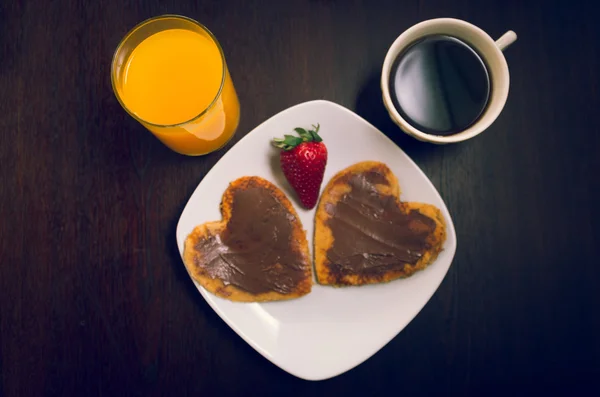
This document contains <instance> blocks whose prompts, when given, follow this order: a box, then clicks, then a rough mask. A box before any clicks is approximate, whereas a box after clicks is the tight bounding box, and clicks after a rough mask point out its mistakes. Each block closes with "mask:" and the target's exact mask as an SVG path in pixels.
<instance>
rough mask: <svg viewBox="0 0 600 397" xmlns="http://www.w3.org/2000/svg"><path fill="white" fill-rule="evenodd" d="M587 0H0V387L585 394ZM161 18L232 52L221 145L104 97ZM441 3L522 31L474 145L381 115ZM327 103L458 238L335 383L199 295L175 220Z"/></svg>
mask: <svg viewBox="0 0 600 397" xmlns="http://www.w3.org/2000/svg"><path fill="white" fill-rule="evenodd" d="M593 5H594V2H591V1H590V2H586V1H577V0H572V1H568V2H567V1H542V0H539V1H507V0H504V1H499V0H492V1H478V0H420V1H418V0H412V1H409V0H407V1H400V0H390V1H378V0H356V1H342V0H337V1H336V0H303V1H300V0H290V1H249V0H246V1H245V0H239V1H234V0H212V1H207V0H181V1H177V0H172V1H160V0H145V1H119V0H102V1H95V2H94V1H89V2H88V1H83V0H56V1H35V2H34V1H20V0H13V1H11V0H3V1H1V2H0V259H1V262H0V369H1V378H0V396H6V397H13V396H187V395H189V396H192V395H215V396H230V395H231V396H242V395H257V396H271V395H298V396H312V395H364V396H371V395H377V396H379V395H382V396H383V395H423V396H430V395H436V394H444V395H464V396H470V395H473V396H481V395H519V394H524V395H538V394H548V393H555V394H562V395H570V396H572V395H598V393H600V381H599V380H598V379H599V378H600V259H599V256H598V250H599V248H598V247H599V245H600V225H599V222H600V177H599V174H598V172H599V171H600V92H599V91H600V87H599V83H598V80H599V74H600V46H599V45H598V38H600V29H599V28H598V22H597V13H596V12H595V11H594V7H593ZM163 13H178V14H183V15H187V16H189V17H192V18H194V19H197V20H199V21H201V22H202V23H204V24H206V25H207V26H208V27H209V29H211V30H212V31H213V32H214V33H215V35H216V36H217V38H218V39H219V40H220V42H221V44H222V46H223V48H224V51H225V55H226V58H227V61H228V64H229V67H230V70H231V75H232V77H233V81H234V84H235V86H236V88H237V91H238V94H239V97H240V101H241V106H242V119H241V124H240V127H239V130H238V132H237V134H236V136H235V138H234V139H233V141H231V142H230V143H229V144H228V145H227V147H226V148H225V149H223V150H221V151H219V152H217V153H213V154H210V155H208V156H205V157H196V158H189V157H184V156H181V155H178V154H176V153H174V152H171V151H170V150H169V149H167V148H166V147H164V146H163V145H162V144H160V143H159V142H158V141H157V140H156V139H155V138H154V137H153V136H152V135H151V134H150V133H148V132H147V131H146V130H144V129H143V127H141V126H140V125H139V124H137V123H136V122H135V121H134V120H133V119H132V118H131V117H129V116H128V115H127V114H126V113H125V112H124V111H123V110H122V109H121V107H120V106H119V104H118V102H117V100H116V99H115V97H114V95H113V92H112V89H111V84H110V73H109V72H110V62H111V57H112V55H113V51H114V49H115V47H116V45H117V44H118V42H119V40H120V39H121V38H122V36H123V35H124V34H125V33H126V32H127V31H128V30H129V29H130V28H132V27H133V26H134V25H135V24H137V23H138V22H140V21H142V20H144V19H146V18H148V17H151V16H155V15H159V14H163ZM442 16H447V17H456V18H461V19H465V20H467V21H469V22H472V23H474V24H476V25H478V26H480V27H481V28H483V29H484V30H486V31H487V32H488V33H489V34H490V35H491V36H492V37H499V36H500V35H501V34H502V33H504V31H505V30H507V29H513V30H514V31H515V32H517V34H518V36H519V38H518V40H517V42H516V43H515V44H514V45H513V46H511V47H510V48H509V49H508V50H507V51H506V58H507V60H508V63H509V65H510V70H511V91H510V94H509V98H508V103H507V104H506V107H505V109H504V111H503V113H502V114H501V116H500V117H499V119H498V120H497V121H496V123H494V125H493V126H492V127H491V128H490V129H489V130H488V131H486V132H485V133H484V134H482V135H481V136H479V137H477V138H476V139H473V140H470V141H468V142H464V143H460V144H456V145H450V146H433V145H429V144H424V143H420V142H417V141H415V140H413V139H411V138H409V137H407V136H405V135H403V134H402V133H401V132H400V131H399V130H398V129H397V128H396V127H395V126H394V125H393V124H392V123H391V122H390V121H389V119H388V118H387V116H386V113H385V111H384V108H383V105H382V102H381V99H380V92H379V88H378V84H379V70H380V67H381V65H382V62H383V58H384V56H385V53H386V51H387V48H388V47H389V45H390V44H391V43H392V42H393V40H394V39H395V38H396V37H397V36H398V35H399V34H400V33H401V32H402V31H404V30H405V29H407V28H408V27H410V26H411V25H413V24H415V23H417V22H420V21H422V20H425V19H429V18H433V17H442ZM319 98H322V99H327V100H331V101H334V102H337V103H339V104H341V105H343V106H346V107H348V108H350V109H352V110H355V111H356V112H357V113H359V114H360V115H362V116H363V117H365V118H366V119H367V120H369V121H370V122H372V123H373V124H375V125H376V126H377V127H378V128H380V129H381V130H382V131H383V132H385V133H386V134H388V135H389V136H390V137H391V138H392V139H393V140H394V141H395V142H397V143H398V145H400V146H401V147H402V148H403V149H404V150H405V151H406V152H407V153H408V154H409V155H410V156H411V157H412V158H413V159H414V160H415V161H416V162H417V164H418V165H419V166H420V167H421V168H422V169H423V170H424V172H425V173H426V174H427V175H428V176H429V177H430V178H431V180H432V181H433V183H434V184H435V186H436V187H437V188H438V189H439V191H440V193H441V195H442V197H443V198H444V200H445V201H446V203H447V205H448V208H449V210H450V213H451V214H452V216H453V218H454V221H455V225H456V231H457V235H458V242H459V243H458V250H457V252H456V257H455V260H454V263H453V265H452V267H451V269H450V271H449V273H448V275H447V276H446V278H445V280H444V282H443V283H442V285H441V287H440V289H439V290H438V291H437V292H436V294H435V295H434V296H433V298H432V299H431V301H430V302H429V303H428V304H427V305H426V306H425V308H424V309H423V311H422V312H421V313H420V314H419V315H418V316H417V317H416V318H415V320H414V321H413V322H412V323H411V324H410V325H409V326H408V327H407V328H406V329H405V330H404V331H403V332H401V333H400V334H399V335H398V336H397V337H396V338H394V339H393V340H392V341H391V342H390V343H389V344H388V345H387V346H386V347H385V348H383V349H382V350H381V351H380V352H379V353H377V354H376V355H375V356H373V357H372V358H371V359H370V360H368V361H366V362H365V363H364V364H362V365H360V366H359V367H357V368H355V369H353V370H351V371H349V372H347V373H346V374H343V375H341V376H339V377H336V378H334V379H331V380H327V381H323V382H307V381H303V380H300V379H297V378H295V377H293V376H291V375H289V374H287V373H285V372H284V371H282V370H280V369H279V368H277V367H276V366H274V365H273V364H271V363H270V362H268V361H267V360H266V359H264V358H263V357H262V356H260V355H259V354H258V353H257V352H255V351H254V350H253V349H252V348H251V347H249V346H248V345H247V344H246V343H245V342H243V341H242V339H241V338H239V337H238V336H237V335H236V334H235V333H234V332H233V331H232V330H230V329H229V328H228V326H227V325H226V324H225V323H224V322H223V321H222V320H221V319H220V318H219V317H218V316H217V315H216V314H215V313H214V312H213V311H212V310H211V309H210V307H209V306H208V305H207V304H206V303H205V302H204V300H203V299H202V297H201V296H200V294H198V292H197V291H196V289H195V287H194V286H193V284H192V282H191V281H190V279H189V277H188V276H187V273H186V271H185V269H184V266H183V264H182V262H181V259H180V256H179V253H178V251H177V247H176V243H175V225H176V222H177V219H178V217H179V215H180V213H181V211H182V209H183V206H184V205H185V203H186V201H187V199H188V197H189V196H190V194H191V193H192V192H193V190H194V188H195V187H196V186H197V184H198V183H199V182H200V181H201V180H202V178H203V177H204V175H205V174H206V173H207V171H208V170H209V169H210V168H211V167H212V166H213V165H214V164H215V163H216V162H217V161H218V160H219V158H220V157H221V156H222V155H223V154H224V153H225V152H226V151H227V150H228V149H229V148H230V147H231V146H232V145H234V144H235V143H236V142H237V141H238V140H239V139H240V138H241V137H243V136H244V135H245V134H246V133H248V132H249V131H250V130H251V129H252V128H253V127H254V126H256V125H257V124H259V123H260V122H262V121H264V120H266V119H267V118H269V117H270V116H272V115H274V114H275V113H277V112H279V111H281V110H283V109H285V108H287V107H289V106H291V105H294V104H297V103H300V102H303V101H307V100H311V99H319ZM331 144H334V143H331ZM368 337H369V336H368V335H365V338H368ZM555 394H553V395H555Z"/></svg>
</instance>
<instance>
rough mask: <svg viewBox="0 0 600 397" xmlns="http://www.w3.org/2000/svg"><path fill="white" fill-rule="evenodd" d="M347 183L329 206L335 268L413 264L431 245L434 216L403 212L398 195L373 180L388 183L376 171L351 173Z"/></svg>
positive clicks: (360, 270) (380, 269) (364, 270)
mask: <svg viewBox="0 0 600 397" xmlns="http://www.w3.org/2000/svg"><path fill="white" fill-rule="evenodd" d="M347 183H348V184H349V185H350V187H351V190H350V192H348V193H346V194H344V195H343V196H342V197H341V199H340V201H338V202H337V203H336V204H335V205H334V204H329V205H328V206H326V208H325V210H326V211H327V213H328V214H329V215H330V216H331V218H330V219H329V220H328V221H327V222H328V226H329V228H330V229H331V232H332V234H333V239H334V241H333V245H332V246H331V248H330V249H329V250H328V251H327V258H328V260H329V261H330V262H331V264H330V268H331V270H332V271H333V272H334V273H338V274H358V275H365V276H366V275H369V276H372V275H375V276H376V275H381V274H384V273H385V272H388V271H391V270H401V269H403V268H404V265H405V264H410V265H415V264H416V263H417V262H418V261H419V259H420V258H421V257H422V256H423V253H424V252H425V251H426V250H427V249H429V248H431V247H430V246H429V244H428V243H427V239H428V237H429V236H430V235H431V233H433V231H434V230H435V227H436V224H435V221H434V220H433V219H430V218H428V217H426V216H425V215H422V214H421V213H419V212H418V211H415V210H411V211H409V212H407V213H405V212H403V211H402V209H401V208H400V207H399V205H398V200H397V198H396V197H394V196H391V195H382V194H381V193H380V192H379V191H377V188H376V186H375V185H377V184H384V185H389V183H388V181H387V179H386V178H385V177H384V176H383V175H381V174H379V173H377V172H375V171H370V172H364V173H359V174H354V175H351V176H350V177H349V179H348V181H347Z"/></svg>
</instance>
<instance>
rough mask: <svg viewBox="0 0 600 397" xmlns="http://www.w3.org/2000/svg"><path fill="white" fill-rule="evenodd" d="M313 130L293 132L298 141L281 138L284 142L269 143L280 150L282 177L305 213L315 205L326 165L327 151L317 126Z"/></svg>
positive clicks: (288, 137) (302, 129)
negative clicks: (305, 209) (298, 199)
mask: <svg viewBox="0 0 600 397" xmlns="http://www.w3.org/2000/svg"><path fill="white" fill-rule="evenodd" d="M313 128H314V129H313V130H308V131H307V130H305V129H304V128H294V131H296V132H297V133H298V135H299V137H295V136H293V135H284V139H273V144H274V145H275V146H277V147H278V148H281V149H283V150H282V151H281V153H280V154H279V162H280V163H281V169H282V170H283V174H284V175H285V177H286V178H287V180H288V182H289V183H290V185H292V188H294V190H295V191H296V194H297V195H298V197H299V198H300V201H301V202H302V205H303V206H304V207H305V208H307V209H311V208H313V207H314V206H315V205H316V204H317V200H318V199H319V191H320V190H321V183H322V182H323V174H324V173H325V166H326V165H327V148H326V147H325V144H324V143H323V139H321V137H320V136H319V134H318V132H319V125H318V124H317V125H316V126H315V125H313Z"/></svg>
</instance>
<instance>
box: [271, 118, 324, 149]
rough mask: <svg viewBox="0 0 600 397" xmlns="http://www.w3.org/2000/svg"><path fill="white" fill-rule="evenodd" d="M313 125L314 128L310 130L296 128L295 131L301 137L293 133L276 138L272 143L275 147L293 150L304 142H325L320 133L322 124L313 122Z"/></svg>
mask: <svg viewBox="0 0 600 397" xmlns="http://www.w3.org/2000/svg"><path fill="white" fill-rule="evenodd" d="M312 127H313V129H312V130H308V131H307V130H305V129H304V128H300V127H297V128H294V131H296V133H298V135H299V137H296V136H293V135H284V136H283V139H281V138H274V139H273V141H272V143H273V145H274V146H275V147H278V148H280V149H283V150H292V149H293V148H295V147H296V146H298V145H300V144H301V143H303V142H323V139H322V138H321V137H320V136H319V134H318V132H319V128H320V127H321V126H320V125H319V124H317V125H314V124H313V125H312Z"/></svg>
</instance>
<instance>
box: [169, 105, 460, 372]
mask: <svg viewBox="0 0 600 397" xmlns="http://www.w3.org/2000/svg"><path fill="white" fill-rule="evenodd" d="M319 103H321V104H323V105H327V106H333V107H336V108H338V109H340V110H343V111H344V112H345V113H346V114H347V115H349V116H352V117H354V118H355V119H357V120H358V121H359V122H363V123H366V124H367V125H368V126H369V127H370V128H371V129H372V130H374V131H376V132H377V133H378V134H379V135H381V136H383V137H384V138H385V139H386V140H387V141H388V143H389V144H392V145H394V146H396V147H397V148H398V149H399V150H400V151H401V152H402V153H403V154H404V155H405V157H406V159H407V160H408V161H409V162H410V163H411V164H412V165H413V167H414V168H415V169H416V170H418V172H419V174H420V176H421V177H422V178H423V179H425V180H426V182H427V183H428V184H429V185H430V187H431V188H433V191H434V192H435V193H436V194H437V196H438V197H439V198H440V200H441V202H442V204H443V208H440V209H442V210H443V212H444V215H446V216H447V222H446V223H447V225H446V233H447V236H448V237H452V238H451V239H448V237H447V238H446V241H451V242H452V243H453V244H452V245H451V246H450V247H444V251H447V252H450V256H449V259H448V260H449V264H448V267H447V268H446V270H445V272H444V274H443V276H442V277H441V278H440V281H439V283H437V285H436V286H435V288H432V289H431V293H429V294H428V295H429V296H428V297H427V300H426V302H425V304H424V305H423V306H422V307H420V308H418V309H417V310H416V311H415V312H414V313H411V314H410V315H409V316H408V317H409V318H410V319H409V320H408V321H407V322H406V324H404V325H403V326H399V327H398V328H399V329H398V331H396V332H395V333H394V335H393V336H392V337H391V338H390V339H388V340H385V341H382V343H381V344H380V345H379V346H378V347H377V348H376V349H374V350H373V351H372V352H371V353H369V354H367V355H366V357H364V358H362V359H360V360H358V361H357V362H356V363H355V364H354V365H352V366H351V367H349V368H346V369H343V370H336V371H330V373H328V374H326V375H324V376H306V375H303V374H299V373H298V372H297V371H295V370H293V369H290V368H289V367H288V366H287V365H286V364H284V363H281V362H276V361H274V357H273V356H272V355H270V354H269V353H268V352H267V351H266V350H265V349H263V348H262V347H261V346H260V345H258V344H257V343H255V342H254V340H253V339H252V338H249V337H247V336H246V334H245V333H244V332H243V330H242V329H240V328H239V327H237V326H236V325H235V322H234V321H232V320H231V319H230V318H229V316H227V314H226V313H224V312H223V311H222V310H220V309H219V307H218V306H217V305H216V303H214V300H213V297H212V296H209V293H208V292H207V291H206V290H205V289H204V287H202V286H201V285H200V284H199V283H198V282H197V281H196V280H194V278H193V277H192V275H191V274H190V272H189V270H188V269H187V266H185V264H184V263H183V246H182V247H180V246H179V236H180V228H181V226H180V225H181V223H182V218H183V214H184V213H185V212H186V210H187V208H188V206H189V205H190V201H191V199H192V197H193V196H194V194H195V193H196V191H197V190H198V189H199V188H200V185H202V182H203V181H204V180H205V179H206V178H207V177H208V176H209V175H211V173H212V172H214V170H215V168H216V166H217V165H218V164H219V163H220V162H221V161H223V159H224V158H225V157H226V156H228V155H229V154H230V152H231V149H233V148H234V147H235V146H237V145H239V144H241V143H243V142H244V141H245V140H246V139H247V138H248V137H249V136H250V135H251V134H252V133H253V132H254V131H256V130H257V129H260V128H261V127H262V126H263V125H264V124H266V123H267V122H269V121H270V120H272V119H273V118H275V117H280V116H282V115H284V114H285V113H288V112H290V111H292V110H293V109H296V108H298V107H304V106H307V105H310V104H319ZM303 228H304V226H303ZM305 231H306V229H305ZM181 233H183V232H181ZM186 237H187V236H182V242H183V241H185V238H186ZM307 237H308V236H307ZM175 240H176V241H175V242H176V244H177V249H178V251H179V254H180V256H181V260H182V263H181V265H183V267H184V269H185V270H186V272H187V274H188V276H189V277H190V279H191V280H192V282H193V283H194V285H195V286H196V289H197V290H198V292H200V295H202V298H204V300H205V301H206V303H208V305H209V306H210V307H211V309H212V310H213V311H214V312H215V313H216V314H217V315H218V316H219V317H220V318H221V320H223V321H224V322H225V324H227V325H228V326H229V328H231V329H232V330H233V331H234V332H235V333H236V334H237V335H238V336H239V337H240V338H242V340H244V342H246V343H247V344H248V345H250V346H251V347H252V348H253V349H254V350H255V351H257V352H258V353H259V354H260V355H262V356H263V357H264V358H266V359H267V360H268V361H269V362H271V363H272V364H273V365H275V366H276V367H279V368H280V369H282V370H283V371H285V372H287V373H289V374H290V375H293V376H295V377H297V378H300V379H304V380H307V381H321V380H326V379H331V378H334V377H336V376H339V375H342V374H344V373H346V372H348V371H350V370H352V369H354V368H356V367H358V366H359V365H361V364H362V363H364V362H365V361H367V360H368V359H369V358H371V357H373V356H374V355H375V354H377V353H378V352H379V351H380V350H381V349H383V348H384V347H385V346H386V345H387V344H388V343H390V342H391V341H392V340H393V339H394V338H396V337H397V336H398V335H399V334H400V333H401V332H402V331H403V330H404V329H405V328H406V327H407V326H408V325H409V324H410V323H411V322H412V321H413V320H414V319H415V317H416V316H417V315H418V314H419V313H420V312H421V311H422V310H423V309H424V308H425V306H426V305H427V304H428V303H429V302H430V301H431V298H432V297H433V295H434V294H435V293H436V292H437V291H438V289H439V287H440V285H441V284H442V282H443V281H444V279H445V278H446V276H447V275H448V271H449V270H450V267H451V266H452V264H453V262H454V256H455V254H456V248H457V246H458V240H457V237H456V230H455V228H454V220H453V219H452V216H451V214H450V211H449V210H448V207H447V206H446V202H445V201H444V199H443V197H442V195H441V194H440V192H439V191H438V190H437V188H436V187H435V185H434V184H433V182H431V180H430V179H429V177H428V176H427V175H426V174H425V173H424V172H423V170H422V169H421V168H420V167H419V166H418V164H417V163H415V162H414V160H413V159H412V158H411V157H410V156H409V155H408V154H407V153H406V152H405V151H404V150H403V149H402V148H401V147H400V146H399V145H397V144H396V143H395V142H394V141H392V140H391V139H390V138H389V137H388V136H387V135H385V134H384V133H383V132H382V131H381V130H380V129H379V128H377V127H375V126H374V125H373V124H371V123H370V122H369V121H367V120H366V119H364V118H363V117H362V116H360V115H359V114H357V113H355V112H353V111H352V110H350V109H348V108H346V107H344V106H342V105H340V104H338V103H335V102H332V101H329V100H325V99H315V100H309V101H305V102H301V103H298V104H296V105H293V106H290V107H288V108H286V109H283V110H281V111H280V112H278V113H275V114H274V115H272V116H271V117H269V118H267V119H265V120H264V121H262V122H261V123H260V124H258V125H257V126H256V127H254V128H253V129H252V130H250V131H249V132H248V133H247V134H246V135H244V136H243V137H242V138H241V139H240V140H239V141H237V142H236V143H235V144H234V145H233V146H231V147H230V148H229V149H228V150H227V152H225V153H224V154H223V156H221V158H220V159H219V160H218V161H217V162H216V163H215V164H214V165H213V166H212V167H211V168H210V169H209V170H208V172H207V173H206V174H205V175H204V176H203V177H202V179H201V180H200V182H198V184H197V185H196V188H195V189H194V191H193V192H192V194H191V195H190V196H189V198H188V199H187V202H186V204H185V206H184V207H183V210H182V211H181V214H180V215H179V219H178V220H177V226H176V229H175ZM182 245H183V244H182ZM313 261H314V253H312V254H311V262H313ZM434 263H435V262H434ZM312 266H313V272H314V264H312ZM317 284H318V283H317ZM246 304H247V305H249V306H250V305H258V304H259V303H257V302H251V303H246Z"/></svg>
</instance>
